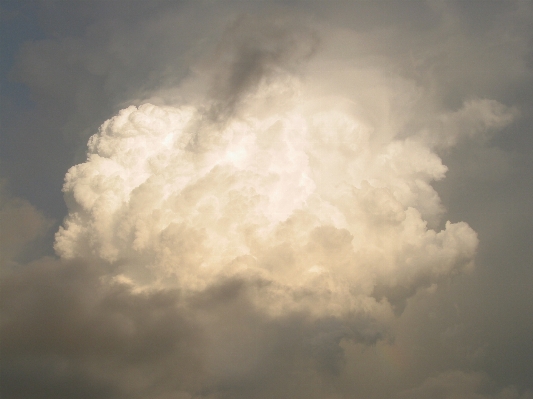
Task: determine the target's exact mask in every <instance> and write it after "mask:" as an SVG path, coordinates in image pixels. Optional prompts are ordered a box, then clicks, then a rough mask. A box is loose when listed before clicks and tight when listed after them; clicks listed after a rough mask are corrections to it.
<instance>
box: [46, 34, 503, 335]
mask: <svg viewBox="0 0 533 399" xmlns="http://www.w3.org/2000/svg"><path fill="white" fill-rule="evenodd" d="M282 37H285V36H282ZM246 43H247V44H246V46H248V47H249V46H252V47H251V49H248V50H247V51H246V52H245V53H242V46H241V45H237V46H236V48H237V51H236V57H237V59H244V60H250V56H249V54H248V52H249V51H252V52H254V53H257V54H261V52H262V51H263V52H264V50H262V47H261V48H258V49H255V48H254V47H253V45H255V46H256V47H257V44H256V43H255V42H254V41H252V42H249V41H247V42H246ZM250 43H251V44H250ZM261 44H262V45H264V42H261ZM267 44H268V41H267ZM276 45H277V46H280V44H279V43H278V42H276ZM246 46H245V47H246ZM281 46H282V47H281V48H282V49H283V44H281ZM248 47H246V48H248ZM283 51H285V50H283ZM283 51H282V50H275V51H274V50H272V51H270V52H266V54H274V55H276V54H279V53H280V52H281V54H283ZM302 51H303V52H304V53H306V52H307V50H302ZM291 52H292V53H294V51H291ZM278 58H281V59H282V60H284V59H285V57H277V56H268V55H265V56H262V57H260V59H258V60H256V61H257V62H256V63H255V64H254V65H251V66H249V67H250V68H251V69H250V74H252V75H253V76H254V77H253V81H254V82H255V83H254V84H252V83H250V82H249V81H248V80H249V79H248V78H247V77H246V76H248V73H247V72H243V71H242V70H241V69H242V65H241V62H240V61H232V62H231V68H230V70H231V72H229V73H226V72H225V73H224V75H220V74H215V82H216V83H215V84H214V88H215V89H216V90H215V92H216V93H217V94H216V97H215V99H214V101H215V103H219V102H222V103H225V102H227V103H228V104H230V105H231V104H233V105H235V104H236V100H235V98H236V96H239V97H242V98H246V103H244V102H243V101H241V104H240V109H239V114H238V115H232V114H231V113H229V114H227V119H226V121H225V122H224V123H223V124H220V123H219V122H220V121H219V120H213V119H212V118H211V117H210V115H209V111H208V113H207V114H206V111H205V110H206V109H209V104H212V102H211V101H212V99H213V97H208V98H207V99H206V102H205V103H206V104H207V106H194V105H189V106H187V105H183V106H180V107H170V106H155V105H152V104H143V105H141V106H139V107H135V106H130V107H128V108H126V109H123V110H122V111H121V112H120V113H119V114H118V115H117V116H115V117H113V118H112V119H110V120H108V121H106V122H105V123H104V124H103V125H102V126H101V128H100V130H99V132H98V133H97V134H95V135H94V136H93V137H92V138H91V139H90V141H89V145H88V148H89V149H88V156H87V162H85V163H83V164H80V165H77V166H74V167H73V168H71V169H70V170H69V172H68V173H67V176H66V182H65V186H64V191H65V195H66V202H67V205H68V207H69V216H68V217H67V219H66V221H65V223H64V227H62V228H61V229H60V231H59V232H58V233H57V235H56V244H55V248H56V251H57V253H58V254H59V255H60V256H61V257H62V258H65V259H74V258H83V259H90V260H91V261H93V262H98V261H105V262H107V263H109V264H111V265H113V264H117V265H121V266H118V268H119V270H120V272H119V275H120V276H122V277H121V278H125V279H129V280H131V281H132V284H134V285H137V286H138V287H139V289H141V287H144V286H151V285H152V284H163V285H164V286H166V285H169V286H174V285H175V286H177V287H180V289H182V290H184V291H187V292H188V291H190V292H191V294H190V295H194V293H195V292H202V291H203V290H206V289H209V287H210V286H212V285H216V284H218V281H223V280H224V279H235V278H238V279H242V280H243V281H246V283H247V284H249V289H252V290H253V291H254V293H253V295H251V299H252V301H253V303H254V305H255V306H257V307H259V308H261V309H262V311H264V312H266V313H267V314H269V315H271V316H276V317H282V316H284V315H286V314H288V313H291V312H301V311H303V312H305V313H309V314H312V315H313V317H318V318H321V317H326V316H328V317H334V318H338V319H339V320H343V319H345V318H346V319H349V318H353V317H355V318H356V319H357V318H359V317H363V318H365V319H367V318H368V319H370V320H373V321H372V324H371V325H372V326H373V327H372V328H370V329H368V328H367V327H366V326H363V327H361V326H357V325H355V326H353V327H351V328H352V329H353V330H354V331H353V334H354V336H355V337H358V338H359V337H363V338H364V339H365V340H368V341H369V342H371V341H373V340H375V339H377V338H379V337H380V336H382V334H383V331H382V330H384V329H385V328H386V324H387V319H388V318H390V317H391V315H390V311H391V309H393V308H394V309H396V308H397V307H398V309H399V310H401V309H402V307H403V306H404V304H405V300H406V299H407V298H409V297H410V296H412V295H413V294H414V293H415V292H416V291H417V290H418V289H419V288H421V287H428V286H430V285H431V284H434V283H438V282H439V281H440V280H442V279H445V278H447V277H449V276H452V275H454V274H457V273H460V272H462V271H464V270H468V269H469V268H471V267H472V264H473V258H474V254H475V252H476V246H477V237H476V234H475V232H474V231H473V230H472V229H470V227H468V225H467V224H466V223H463V222H459V223H450V222H447V223H446V224H445V226H444V228H443V229H442V230H440V231H435V230H433V229H430V228H428V227H427V222H426V220H425V219H424V218H425V217H427V218H428V219H437V218H438V217H439V216H440V213H441V211H442V209H441V205H440V202H439V198H438V195H437V194H436V192H435V191H434V190H433V188H432V187H431V185H430V183H431V182H432V181H435V180H438V179H442V178H443V177H444V173H445V171H446V167H445V166H444V165H442V162H441V160H440V158H439V157H438V156H437V155H436V154H435V153H434V152H433V151H432V148H431V147H430V146H428V145H427V144H425V142H424V140H423V139H421V138H420V137H417V136H416V134H414V135H413V136H408V137H397V136H398V134H397V132H394V131H391V129H390V128H389V129H388V131H386V132H381V133H379V132H378V134H376V131H378V128H377V127H376V126H373V125H372V124H371V123H369V122H367V121H364V120H360V119H358V117H357V113H355V112H350V110H349V109H346V107H345V105H346V103H348V100H347V99H342V98H341V99H335V100H331V99H329V100H328V99H325V100H324V99H322V98H320V97H318V98H317V97H313V96H312V94H310V93H309V92H306V87H305V82H302V81H301V80H299V79H298V78H297V77H296V76H294V75H292V74H290V71H288V70H287V68H285V64H284V62H281V61H280V62H279V63H278V64H276V63H275V61H277V60H278ZM252 59H253V57H252ZM265 60H266V61H265ZM254 62H255V61H254ZM261 63H262V64H265V65H267V66H266V67H259V66H258V65H259V64H261ZM274 65H276V68H278V69H279V71H278V73H277V76H274V75H272V74H271V73H270V72H268V70H270V69H273V68H274ZM241 75H242V76H244V78H243V79H244V80H245V82H244V83H242V84H241V85H239V87H237V86H235V83H233V81H234V80H235V76H241ZM250 79H252V78H250ZM286 82H288V83H290V84H288V85H287V84H283V83H286ZM243 85H244V86H243ZM233 86H235V87H233ZM232 87H233V88H232ZM221 88H222V89H221ZM207 93H208V94H211V93H213V91H207ZM236 93H239V94H236ZM218 96H222V99H223V100H224V101H222V100H221V99H220V98H219V97H218ZM280 103H281V104H282V106H280V105H279V104H280ZM233 105H231V106H232V107H233ZM465 107H466V110H465V111H464V112H463V113H464V114H466V115H467V116H468V117H469V118H471V119H472V120H473V121H474V122H473V123H477V124H483V123H486V122H485V119H487V118H489V119H490V117H492V116H493V115H496V116H494V118H493V119H497V118H498V116H499V114H495V111H494V110H493V108H496V110H497V111H498V112H500V114H502V113H504V110H502V109H503V108H504V107H503V106H499V107H498V104H497V103H496V105H495V104H494V102H487V101H478V102H473V103H472V104H467V105H466V106H465ZM472 108H473V109H474V110H475V111H476V112H470V109H472ZM486 108H487V109H486ZM479 109H482V110H485V112H484V113H483V112H477V110H479ZM461 115H462V114H461ZM486 115H488V117H487V116H486ZM383 117H386V115H383ZM404 118H405V116H404ZM394 122H395V121H394V120H393V121H391V122H390V123H391V124H392V125H393V124H394ZM489 123H490V121H489ZM455 134H457V133H455ZM384 135H387V136H388V138H389V140H388V141H384V140H383V136H384ZM171 281H172V282H171ZM374 325H375V326H374ZM348 335H349V334H348Z"/></svg>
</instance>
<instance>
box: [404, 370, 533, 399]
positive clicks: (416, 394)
mask: <svg viewBox="0 0 533 399" xmlns="http://www.w3.org/2000/svg"><path fill="white" fill-rule="evenodd" d="M488 382H489V380H488V378H487V376H486V375H485V374H483V373H476V372H464V371H460V370H454V371H448V372H444V373H442V374H439V375H438V376H436V377H430V378H428V379H427V380H425V381H424V382H423V383H422V385H420V386H419V387H417V388H413V389H410V390H408V391H405V392H402V393H401V394H400V397H401V398H412V399H416V398H435V399H454V398H457V399H459V398H461V399H529V398H532V397H533V392H531V391H523V392H520V391H519V390H518V389H517V388H516V387H514V386H509V387H505V388H503V389H502V390H501V391H500V392H496V393H488V392H487V388H488V386H489V383H488Z"/></svg>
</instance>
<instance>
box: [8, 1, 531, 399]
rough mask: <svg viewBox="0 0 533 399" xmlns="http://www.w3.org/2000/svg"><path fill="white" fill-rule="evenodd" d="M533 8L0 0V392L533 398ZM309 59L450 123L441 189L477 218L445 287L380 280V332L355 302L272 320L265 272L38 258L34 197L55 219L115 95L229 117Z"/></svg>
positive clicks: (461, 211)
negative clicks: (156, 270) (130, 273)
mask: <svg viewBox="0 0 533 399" xmlns="http://www.w3.org/2000/svg"><path fill="white" fill-rule="evenodd" d="M532 9H533V5H532V3H531V1H526V0H519V1H508V2H506V1H501V2H500V1H494V2H483V3H481V2H459V1H408V2H369V1H362V2H322V1H316V2H307V1H305V2H298V1H296V2H272V3H270V2H269V3H267V2H261V3H257V4H246V5H243V4H242V3H241V2H216V1H213V2H212V1H205V2H199V3H196V2H194V3H193V2H169V1H159V2H154V1H135V2H133V1H128V2H121V1H112V2H108V1H93V2H91V1H75V2H73V1H65V2H62V1H59V2H57V1H56V2H46V1H44V2H21V3H20V4H14V3H10V2H3V4H2V18H3V19H2V24H3V25H4V26H7V27H8V28H9V30H10V31H11V32H19V31H18V30H17V29H19V28H17V26H20V25H23V26H25V27H26V28H24V29H21V30H20V32H21V33H17V34H12V35H10V36H9V38H10V40H11V41H10V42H9V43H7V46H8V47H9V46H11V47H10V48H11V50H10V49H9V48H8V47H6V49H7V50H2V52H3V54H2V58H4V59H3V60H2V62H3V64H9V65H8V66H9V70H10V72H9V73H7V70H6V69H4V72H3V76H2V79H3V82H2V138H1V147H2V154H1V161H2V164H1V166H2V176H4V177H7V178H8V179H9V181H10V187H11V189H12V191H13V192H14V194H15V196H16V197H12V196H10V195H7V194H5V195H4V194H2V196H1V198H0V200H1V201H2V208H1V210H0V223H1V225H0V228H1V240H2V243H1V244H2V245H1V247H0V250H1V254H0V255H1V260H2V262H3V264H2V269H1V289H0V296H1V301H0V303H1V312H2V318H1V330H2V331H1V341H0V346H1V348H2V350H1V352H2V360H1V381H0V383H1V386H0V389H1V391H2V395H3V396H5V397H6V398H34V397H50V398H52V397H54V398H57V397H59V398H61V397H65V398H66V397H80V398H154V399H168V398H180V399H185V398H186V399H192V398H271V397H290V398H300V397H301V398H317V399H318V398H352V397H365V398H392V397H399V398H418V397H420V398H427V397H431V398H450V399H451V398H456V397H464V398H472V399H474V398H475V399H511V398H512V399H515V398H516V399H529V398H531V396H532V393H531V392H532V391H533V385H531V381H533V378H532V376H533V369H532V368H531V360H530V359H531V358H532V357H533V341H532V340H531V331H533V326H532V324H531V317H529V315H530V314H532V313H533V308H532V304H533V298H532V296H531V295H532V294H531V293H532V290H531V289H530V282H531V281H533V274H532V269H531V265H532V264H533V255H532V252H531V249H530V241H531V239H530V238H531V236H533V227H532V226H533V219H532V217H533V216H532V215H533V208H532V202H531V200H530V198H531V196H532V195H533V186H532V183H531V182H532V179H531V167H532V164H531V160H532V159H533V154H532V148H533V144H532V143H533V142H532V137H533V131H532V130H531V126H533V116H532V115H533V112H532V110H533V100H532V99H533V90H532V89H531V88H532V87H533V71H532V67H533V63H532V60H533V29H532V28H531V27H532V26H533V24H532V21H533V14H532ZM302 21H304V22H302ZM37 26H38V28H36V27H37ZM309 26H312V28H309ZM15 28H17V29H15ZM319 38H320V39H319ZM5 54H8V55H9V57H5ZM6 60H8V61H6ZM324 60H326V61H327V62H331V64H330V65H334V66H333V67H332V69H327V68H325V67H324V66H325V65H328V64H327V63H326V62H323V63H321V62H322V61H324ZM307 63H308V65H309V69H310V70H311V73H310V75H309V76H321V77H323V81H324V82H327V83H324V85H325V87H326V90H329V89H331V90H332V92H342V93H355V92H358V91H361V90H370V89H368V88H369V87H370V88H374V89H375V90H378V89H379V88H380V86H379V85H380V84H381V82H382V80H379V79H377V78H375V75H372V74H370V73H369V74H367V75H364V76H366V78H361V80H360V81H348V80H344V77H343V76H344V75H342V74H341V72H340V68H339V70H338V69H336V68H337V66H339V65H348V66H350V67H353V68H355V69H357V68H359V70H365V69H366V70H372V71H380V72H379V73H382V74H383V75H386V76H389V77H390V80H389V81H388V82H389V83H390V84H391V85H393V84H397V81H396V80H395V79H396V78H397V77H401V78H402V79H405V80H406V81H408V82H410V83H412V84H413V85H415V86H416V88H417V90H419V92H420V93H421V94H420V98H421V100H420V101H419V102H418V103H416V106H419V107H420V109H419V111H418V112H415V113H414V115H413V117H412V120H410V121H409V122H408V123H407V124H405V125H403V127H402V129H403V130H402V132H401V134H405V135H406V136H407V135H409V134H411V133H412V131H416V130H417V129H420V128H421V126H424V127H427V126H430V127H431V129H433V130H434V131H440V132H441V133H440V136H438V137H440V139H439V140H437V139H435V142H434V145H435V146H436V147H437V151H439V155H441V156H442V158H443V163H444V164H445V165H447V166H448V168H449V170H448V173H447V178H446V179H444V180H442V181H439V182H436V183H433V185H434V187H436V188H437V191H438V192H439V194H440V196H441V198H442V200H443V203H444V206H445V207H446V208H447V212H448V213H447V217H448V218H450V219H451V220H452V221H460V220H464V221H466V222H468V223H469V224H470V225H471V226H472V227H473V228H474V230H475V231H476V232H477V233H478V236H479V239H480V244H479V252H478V256H477V258H476V269H475V270H474V271H473V272H472V274H470V275H467V276H456V277H454V278H452V279H449V278H448V276H445V277H443V279H442V281H443V282H444V283H443V284H441V283H439V285H438V286H437V287H435V286H431V285H430V284H429V283H427V284H426V282H422V283H420V284H418V283H417V284H413V285H408V284H406V285H401V284H399V285H392V284H391V285H388V286H387V285H386V284H384V285H376V286H375V287H374V291H373V296H374V297H375V298H376V299H378V300H382V299H383V298H387V300H388V301H389V302H391V303H392V305H394V306H395V310H396V311H397V314H398V318H397V319H395V322H394V325H393V326H392V327H391V329H390V330H391V331H385V330H383V329H382V327H381V326H378V325H373V324H372V323H374V322H375V321H374V320H373V319H372V318H367V319H366V318H365V317H364V316H359V318H357V317H355V318H352V319H350V317H348V316H347V317H346V319H345V320H343V322H339V319H336V318H328V317H320V318H312V317H310V316H309V314H306V313H305V312H293V313H288V314H286V315H285V316H284V317H281V318H274V317H272V316H271V315H268V314H266V313H265V312H264V311H263V310H260V309H258V308H257V307H256V303H255V302H254V301H253V298H254V297H255V295H257V292H266V291H262V290H265V289H266V288H265V286H264V285H263V284H265V283H264V282H263V281H261V279H257V278H249V277H246V278H244V277H243V278H234V279H227V280H221V281H218V282H217V283H216V284H214V285H211V286H210V287H209V288H208V289H206V290H205V291H203V292H201V293H200V294H198V295H197V296H195V297H192V298H185V297H184V295H183V293H182V292H181V291H180V290H145V291H143V290H138V289H136V288H135V287H134V286H133V285H132V284H131V282H130V281H128V279H113V278H112V277H110V266H109V265H104V264H99V263H97V262H88V261H86V260H74V261H70V262H66V261H59V260H57V259H55V258H42V259H39V260H37V261H32V262H29V261H31V260H32V259H36V258H37V257H38V256H39V253H43V252H44V253H50V252H51V249H50V248H45V249H43V248H42V246H43V244H42V241H43V240H44V241H46V234H48V238H49V241H50V236H51V234H53V233H54V232H55V229H51V228H50V226H51V224H52V222H51V221H50V220H49V218H47V217H46V216H43V215H42V214H41V213H40V212H39V211H38V209H39V210H42V211H44V213H45V214H46V215H48V216H52V217H54V218H55V219H57V221H59V219H60V218H62V217H63V216H64V215H65V213H66V209H65V206H64V205H63V200H62V194H61V184H62V182H63V178H64V174H65V172H66V170H67V169H68V167H70V166H72V165H73V164H75V163H79V162H80V161H82V160H83V156H84V155H83V154H84V151H85V143H86V141H87V139H88V137H89V136H90V135H91V134H93V133H95V132H96V131H97V128H98V126H99V125H100V124H101V123H102V122H103V121H104V120H105V119H107V118H109V117H110V116H112V115H114V114H115V113H116V112H117V110H118V109H120V108H124V107H125V106H126V105H129V104H132V103H133V104H139V103H142V102H143V100H145V99H150V100H151V101H155V102H157V101H159V102H160V103H163V104H164V103H170V104H172V103H173V102H176V103H179V104H181V103H184V102H186V100H187V99H188V98H189V97H191V98H196V97H202V96H206V97H208V98H211V100H212V102H211V103H210V104H208V106H206V108H205V112H206V115H207V116H208V119H211V121H215V122H221V121H222V122H224V121H225V120H226V119H228V118H230V117H232V116H235V115H238V114H239V110H240V107H241V106H242V104H243V103H245V102H246V100H247V96H251V95H253V93H254V91H256V90H257V89H258V88H259V87H260V86H261V85H264V84H269V82H270V81H272V80H275V79H276V77H277V76H279V75H280V74H283V73H286V72H287V73H293V74H299V73H302V72H301V71H302V69H301V68H302V67H304V66H305V65H307ZM321 68H324V69H323V70H322V69H321ZM317 71H318V72H317ZM332 71H333V72H332ZM379 73H376V74H379ZM321 74H322V75H321ZM8 79H9V82H8ZM198 80H203V84H204V85H205V87H204V86H202V85H201V84H199V83H198V82H197V81H198ZM191 82H192V83H191ZM391 82H392V83H391ZM398 84H399V83H398ZM177 88H182V89H183V90H177ZM384 97H386V95H384ZM371 101H373V100H372V99H370V100H369V102H368V103H367V104H366V106H367V107H368V109H370V110H374V108H372V107H377V106H376V105H375V104H374V103H371ZM491 101H492V102H491ZM385 102H386V101H383V104H381V103H380V104H379V106H383V107H386V106H387V104H384V103H385ZM397 104H400V105H401V106H404V105H405V106H406V107H408V106H410V104H404V103H402V99H399V100H398V101H397ZM469 104H470V105H469ZM472 104H473V105H472ZM483 104H484V105H483ZM469 106H470V108H469ZM472 107H473V108H472ZM475 107H478V108H475ZM487 110H493V111H494V112H492V113H490V112H489V113H486V111H487ZM394 112H395V109H392V110H391V114H394ZM435 113H437V114H438V115H440V116H441V117H440V119H439V117H437V118H435V119H431V118H432V116H433V115H434V114H435ZM376 114H377V115H382V114H380V113H376ZM480 115H481V116H480ZM483 115H485V116H486V115H488V117H487V118H488V119H487V118H485V119H483ZM494 115H500V116H501V118H500V119H499V120H492V122H491V123H488V124H485V125H483V123H481V125H482V126H479V125H478V123H480V121H481V122H486V121H489V122H490V120H491V119H490V118H492V117H493V116H494ZM510 115H512V118H511V117H509V116H510ZM370 117H372V115H370V116H369V118H370ZM471 117H472V119H469V118H471ZM454 118H455V119H454ZM506 118H507V119H506ZM383 123H384V124H385V123H386V121H383ZM487 130H489V132H487ZM433 133H434V132H433ZM433 133H432V132H430V134H433ZM375 134H379V132H375ZM421 136H423V135H421ZM431 137H433V138H435V137H436V136H435V135H433V136H431ZM450 143H453V144H454V145H456V147H454V148H452V147H450V146H449V144H450ZM19 197H22V198H19ZM28 201H29V202H28ZM43 237H44V238H43ZM49 247H51V245H49ZM28 262H29V263H28ZM119 267H126V266H125V265H119ZM415 292H418V293H417V294H416V295H414V294H415ZM413 295H414V297H413ZM365 328H366V329H365Z"/></svg>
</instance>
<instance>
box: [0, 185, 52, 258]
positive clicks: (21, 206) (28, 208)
mask: <svg viewBox="0 0 533 399" xmlns="http://www.w3.org/2000/svg"><path fill="white" fill-rule="evenodd" d="M0 225H1V226H2V228H1V229H0V263H1V264H7V263H10V262H14V261H15V260H19V261H28V260H29V259H31V258H32V256H39V254H40V251H41V250H42V248H40V246H41V245H42V240H43V239H44V238H45V235H46V233H48V232H49V230H50V228H51V227H52V225H53V222H52V220H50V219H48V218H46V217H45V216H44V215H43V214H42V213H40V212H39V211H38V210H37V209H36V208H35V207H34V206H32V205H31V204H30V203H29V202H28V201H26V200H24V199H22V198H17V197H13V196H12V195H10V193H9V192H8V190H7V187H6V182H5V180H0ZM20 257H22V258H21V259H18V258H20Z"/></svg>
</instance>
